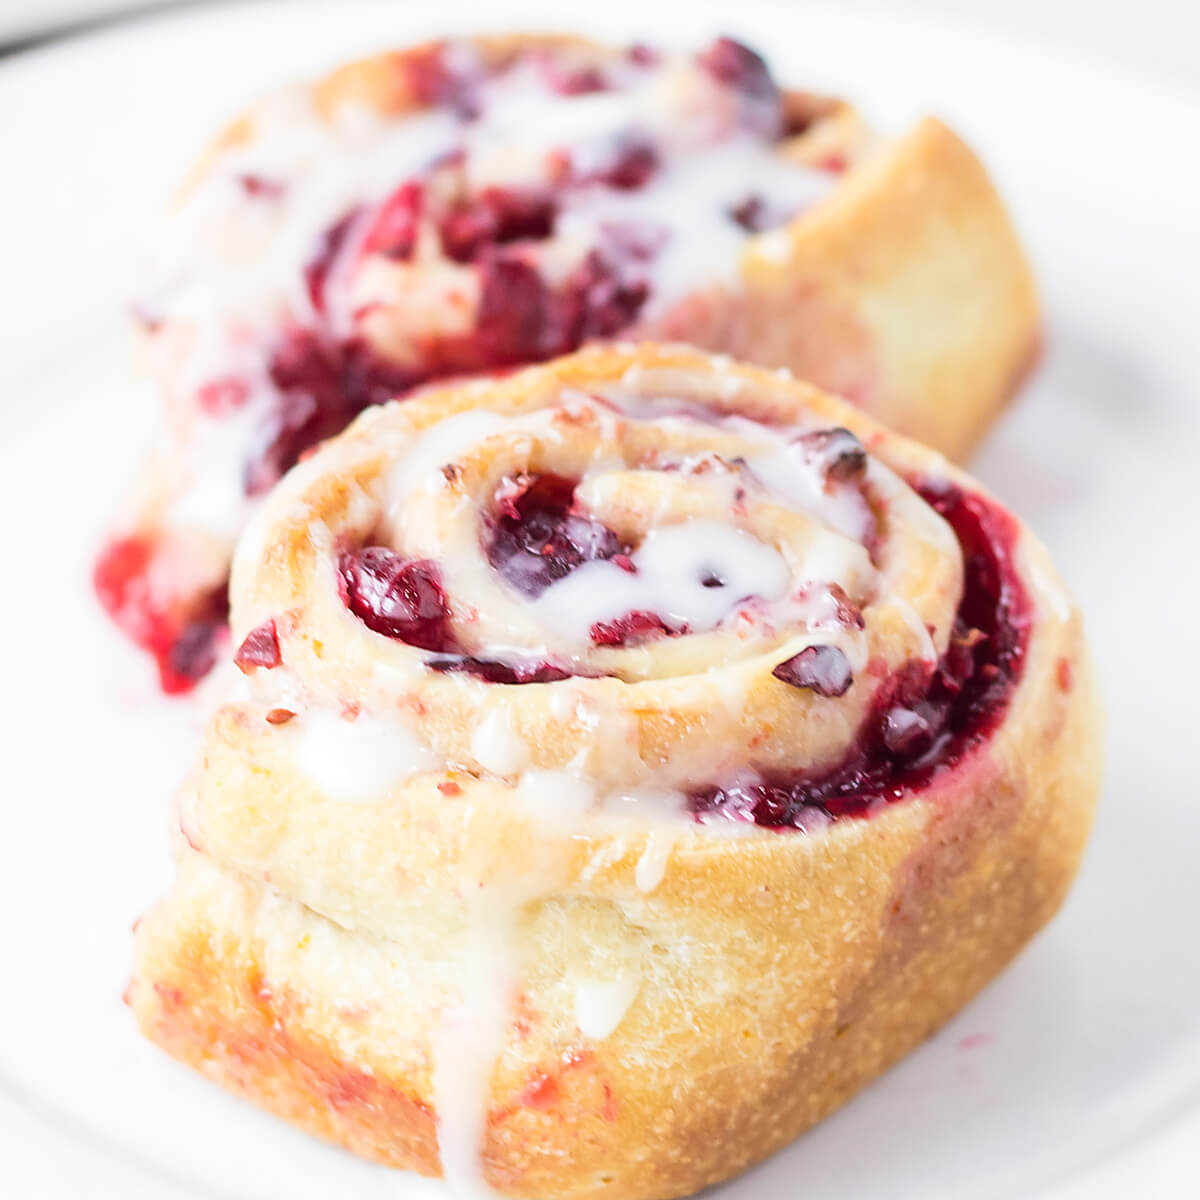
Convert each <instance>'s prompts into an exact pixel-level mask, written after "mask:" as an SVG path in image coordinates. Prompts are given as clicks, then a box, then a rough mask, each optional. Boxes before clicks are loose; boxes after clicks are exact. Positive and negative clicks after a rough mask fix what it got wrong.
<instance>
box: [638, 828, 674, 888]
mask: <svg viewBox="0 0 1200 1200" xmlns="http://www.w3.org/2000/svg"><path fill="white" fill-rule="evenodd" d="M674 849H675V839H674V838H673V837H671V836H670V835H668V834H667V833H666V832H665V831H662V830H657V829H656V830H653V831H652V832H651V833H650V834H649V835H648V836H647V838H646V846H645V848H644V849H643V850H642V855H641V857H640V858H639V859H638V861H637V867H636V868H634V875H633V879H634V883H636V884H637V889H638V891H639V892H642V893H644V894H648V893H650V892H653V891H655V890H656V889H657V888H658V885H659V884H660V883H662V881H663V879H664V878H665V876H666V874H667V863H668V862H669V861H670V858H671V851H672V850H674Z"/></svg>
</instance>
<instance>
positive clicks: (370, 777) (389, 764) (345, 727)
mask: <svg viewBox="0 0 1200 1200" xmlns="http://www.w3.org/2000/svg"><path fill="white" fill-rule="evenodd" d="M278 731H279V734H280V736H285V737H289V738H293V739H295V746H294V749H293V751H292V753H293V758H294V761H295V763H296V766H297V767H298V769H299V770H300V772H301V774H303V775H304V777H305V778H306V779H307V780H308V781H309V782H310V783H311V784H312V785H313V786H314V787H315V788H316V789H317V790H318V791H320V792H321V793H322V794H323V795H324V796H326V797H327V798H328V799H330V800H338V801H343V802H346V803H351V804H357V803H375V802H378V801H381V800H385V799H386V798H387V796H388V795H389V793H390V792H391V790H392V789H393V788H394V787H396V786H398V785H399V784H401V783H404V782H405V781H406V780H408V779H411V778H412V777H413V776H414V775H419V774H422V773H423V772H426V771H434V770H437V769H438V768H439V767H442V766H444V765H445V764H444V761H443V760H442V759H441V758H440V757H439V756H438V755H437V754H435V753H434V751H433V750H432V749H430V747H428V746H425V745H423V744H422V743H421V742H420V740H419V739H418V738H417V737H416V736H415V735H414V734H413V733H412V732H411V730H409V729H408V728H407V727H406V726H405V725H404V724H403V723H402V722H400V721H399V720H385V719H383V718H382V717H374V716H368V715H366V714H365V713H364V714H361V715H359V716H358V717H356V718H355V719H354V720H352V721H348V720H345V719H344V718H342V717H339V716H338V715H337V714H336V713H332V712H328V711H325V710H323V709H310V710H309V711H307V712H304V713H301V714H299V715H298V716H296V717H294V718H293V719H292V720H290V721H289V722H288V723H287V724H286V725H281V726H279V727H278Z"/></svg>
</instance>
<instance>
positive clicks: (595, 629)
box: [590, 609, 684, 646]
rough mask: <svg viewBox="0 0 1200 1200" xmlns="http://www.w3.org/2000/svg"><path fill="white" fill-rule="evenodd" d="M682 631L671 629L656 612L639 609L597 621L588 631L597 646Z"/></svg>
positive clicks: (612, 644) (642, 639)
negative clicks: (612, 618) (611, 618)
mask: <svg viewBox="0 0 1200 1200" xmlns="http://www.w3.org/2000/svg"><path fill="white" fill-rule="evenodd" d="M683 632H684V630H682V629H672V628H671V626H669V625H668V624H667V623H666V621H664V620H663V619H662V617H660V616H659V615H658V614H657V613H652V612H644V611H642V610H640V609H638V610H635V611H633V612H629V613H626V614H625V615H624V616H623V617H617V618H616V619H615V620H613V621H597V622H596V623H595V624H594V625H593V626H592V628H591V631H590V633H591V638H592V641H593V642H594V643H595V644H596V645H597V646H626V645H628V644H629V643H630V642H640V641H645V640H646V639H647V638H652V637H662V636H663V635H664V634H666V635H668V636H669V635H671V634H675V633H683Z"/></svg>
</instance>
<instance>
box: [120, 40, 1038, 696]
mask: <svg viewBox="0 0 1200 1200" xmlns="http://www.w3.org/2000/svg"><path fill="white" fill-rule="evenodd" d="M152 276H153V278H152V281H151V283H150V284H149V285H148V286H147V289H146V291H145V294H144V296H143V298H142V300H141V302H140V304H139V306H138V313H139V316H140V321H141V326H142V330H143V333H144V338H143V342H144V346H145V351H146V354H145V358H146V362H147V366H148V369H149V374H150V376H151V377H152V379H153V381H154V382H155V384H156V385H157V388H158V390H159V391H160V392H161V393H162V395H163V397H164V398H165V402H166V408H167V415H168V429H167V433H166V436H165V437H164V439H163V442H162V445H161V447H160V448H159V451H158V452H157V453H156V454H155V456H154V457H153V459H152V460H151V462H150V463H149V465H148V466H147V469H146V471H145V474H144V478H143V481H142V487H141V488H140V490H139V494H138V497H137V499H136V502H135V503H134V504H133V505H132V507H131V511H130V513H129V514H128V518H127V520H126V521H125V522H124V524H123V526H122V528H121V530H120V533H119V535H118V536H117V537H116V538H115V539H114V542H113V544H112V545H111V546H110V547H109V549H108V551H107V552H106V554H105V556H104V559H103V561H102V562H101V564H100V567H99V570H98V573H97V583H98V585H99V588H100V592H101V595H102V597H103V598H104V601H105V603H106V604H107V606H108V607H109V609H110V610H111V611H112V612H113V614H114V615H115V616H116V618H117V620H118V621H119V623H120V624H121V625H122V626H123V627H124V628H125V629H126V630H127V631H128V632H130V633H131V634H132V635H133V636H134V637H135V638H136V639H137V640H138V641H139V642H141V643H142V644H143V645H145V646H146V647H147V648H149V649H150V650H152V651H153V652H154V653H155V655H156V656H157V658H158V660H159V664H160V666H161V668H162V678H163V682H164V685H165V686H166V687H167V689H168V690H181V689H183V688H186V687H187V686H188V684H189V682H190V681H192V680H194V679H195V678H196V677H198V676H199V675H202V674H203V673H204V672H205V671H206V670H207V669H208V667H209V666H210V665H211V662H212V660H213V658H214V655H215V653H216V646H215V641H214V638H215V636H216V634H217V633H218V632H219V630H220V629H221V619H222V617H223V613H224V603H225V601H224V595H225V582H226V574H227V570H228V560H229V555H230V552H231V549H232V546H233V543H234V540H235V539H236V536H237V534H238V532H239V530H240V529H241V527H242V525H243V523H244V522H245V520H246V518H247V516H248V514H249V513H250V512H251V510H252V509H253V508H254V506H255V505H256V504H257V503H258V501H259V500H260V499H261V497H262V495H263V493H264V492H265V491H266V490H267V489H269V488H270V487H271V486H272V485H273V484H274V483H275V481H276V480H277V479H278V478H279V476H280V475H281V474H282V473H283V472H284V471H285V470H287V469H288V468H289V467H290V466H292V465H293V463H295V462H296V461H297V460H298V459H299V458H300V456H301V455H302V454H303V453H304V452H305V451H306V450H307V449H308V447H310V446H312V445H313V444H314V443H315V442H317V441H319V440H321V439H323V438H326V437H329V436H331V435H333V434H335V433H337V432H339V431H340V430H341V429H342V428H343V427H344V426H345V425H346V424H347V423H348V422H349V421H350V420H351V419H352V418H353V417H354V416H355V415H356V414H357V413H358V412H359V411H360V410H362V409H363V408H365V407H367V406H369V405H372V404H376V403H379V402H381V401H383V400H385V399H389V398H391V397H393V396H395V395H397V394H399V393H404V392H407V391H410V390H411V389H413V388H414V387H416V386H417V385H421V384H424V383H426V382H427V381H429V380H431V379H435V378H438V377H444V376H447V375H451V374H463V373H474V372H482V371H493V370H496V369H500V368H509V367H512V366H514V365H516V364H522V363H528V362H532V361H537V360H542V359H547V358H550V357H552V356H554V355H556V354H561V353H563V352H565V351H569V350H571V349H573V348H575V347H576V346H578V345H580V344H581V343H583V342H585V341H591V340H595V339H604V338H610V337H612V336H614V335H617V334H622V335H628V334H630V333H632V334H636V335H637V336H652V337H668V338H673V339H682V340H686V341H690V342H693V343H696V344H699V345H702V346H705V347H708V348H710V349H713V350H721V351H726V352H729V353H732V354H735V355H738V356H741V357H744V358H749V359H751V360H755V361H760V362H763V363H765V364H767V365H769V366H787V367H789V368H791V369H793V370H795V371H796V372H797V373H798V374H801V375H803V376H805V377H811V378H812V379H813V380H814V381H816V382H817V383H818V384H820V385H823V386H826V387H829V388H831V389H833V390H836V391H839V392H842V393H843V394H845V395H847V396H849V397H850V398H851V399H852V400H854V401H855V402H857V403H859V404H860V405H861V406H862V407H864V408H865V409H866V410H868V411H870V412H873V413H875V414H876V415H878V416H880V417H882V418H883V419H884V420H885V421H888V422H890V423H893V424H895V425H896V426H897V427H898V428H899V429H901V431H902V432H906V433H909V434H913V435H915V436H918V437H921V438H923V439H924V440H927V441H929V442H930V443H932V444H934V445H936V446H937V447H938V448H940V449H943V450H945V451H947V452H949V453H952V454H959V453H961V452H962V451H964V450H965V449H966V447H967V446H968V445H970V443H972V442H973V441H974V439H975V438H976V437H977V436H978V434H979V433H980V432H981V431H982V430H983V428H984V427H985V426H986V424H987V423H988V421H989V420H990V419H991V417H992V416H993V415H994V413H995V412H996V410H997V409H998V407H999V406H1000V404H1001V403H1002V402H1003V400H1004V398H1005V397H1006V396H1007V395H1008V394H1009V392H1010V390H1011V388H1012V386H1013V383H1014V380H1015V379H1016V377H1017V376H1018V374H1019V373H1020V369H1021V367H1022V364H1024V363H1026V362H1027V361H1028V360H1029V358H1030V355H1031V354H1032V351H1033V347H1034V343H1035V339H1036V324H1037V317H1036V308H1035V302H1034V297H1033V288H1032V284H1031V281H1030V276H1029V272H1028V270H1027V268H1026V266H1025V262H1024V259H1023V257H1022V255H1021V252H1020V249H1019V247H1018V245H1017V243H1016V240H1015V238H1014V235H1013V233H1012V231H1011V229H1010V227H1009V224H1008V221H1007V218H1006V217H1005V214H1004V211H1003V208H1002V206H1001V204H1000V201H999V199H998V198H997V196H996V195H995V193H994V191H993V190H992V188H991V185H990V184H989V182H988V180H987V178H986V176H985V174H984V173H983V170H982V168H981V167H980V166H979V165H978V163H977V162H976V161H975V160H974V158H973V157H972V156H971V154H970V152H969V151H968V150H967V149H966V148H965V147H964V146H962V144H961V143H960V142H958V141H957V139H955V138H954V137H953V135H951V134H950V133H949V132H948V131H947V130H945V129H944V128H943V127H942V126H940V125H938V124H937V123H935V122H926V123H925V124H923V125H921V126H919V127H918V128H917V129H916V130H915V131H913V132H912V133H910V134H909V135H908V136H907V137H904V138H902V139H900V140H899V141H896V142H891V143H886V144H878V145H877V144H875V143H874V142H873V141H872V139H870V138H869V137H868V135H867V133H866V131H865V129H864V127H863V125H862V123H861V122H860V121H859V119H858V118H857V116H856V115H855V113H854V112H853V111H852V110H851V109H850V108H849V107H848V106H847V105H845V104H844V103H842V102H839V101H836V100H829V99H823V98H819V97H816V96H813V95H808V94H804V93H798V92H783V91H781V90H780V89H779V88H778V87H777V86H776V85H775V83H774V82H773V80H772V79H771V77H770V75H769V74H768V72H767V69H766V67H765V66H764V64H763V62H762V60H761V59H760V58H759V57H758V56H757V55H756V54H754V53H753V52H752V51H750V50H748V49H746V48H745V47H744V46H741V45H739V44H737V43H735V42H732V41H730V40H728V39H721V40H719V41H717V42H715V43H714V44H713V45H711V46H709V47H708V48H707V49H706V50H704V51H702V52H701V53H699V54H695V55H690V56H688V55H666V54H659V53H657V52H655V51H652V50H649V49H647V48H645V47H640V46H639V47H634V48H633V49H630V50H615V49H611V48H606V47H600V46H596V45H592V44H589V43H585V42H582V41H579V40H574V39H565V38H557V39H555V38H507V39H478V40H472V41H462V42H444V43H437V44H433V45H430V46H424V47H421V48H419V49H413V50H408V51H403V52H400V53H396V54H390V55H383V56H380V57H377V58H373V59H369V60H367V61H365V62H360V63H355V64H353V65H350V66H347V67H345V68H343V69H342V70H340V71H338V72H336V73H335V74H333V75H332V76H331V77H329V78H328V79H325V80H324V81H322V82H320V83H318V84H316V85H315V86H312V87H308V88H300V89H297V90H294V91H291V92H288V93H286V94H283V95H279V96H276V97H273V98H271V99H270V100H268V101H266V102H264V103H262V104H260V105H259V106H257V107H256V108H255V109H254V110H253V111H251V112H250V113H249V114H248V115H247V116H245V117H244V118H243V119H242V120H241V121H239V122H238V123H237V124H236V125H234V126H233V128H232V129H231V130H229V131H228V133H227V134H226V135H225V137H224V138H223V139H222V140H221V141H220V142H219V143H218V144H217V146H216V147H215V148H214V149H213V150H212V152H211V153H210V154H209V155H208V157H207V158H206V159H205V160H204V162H203V163H202V165H201V167H200V169H199V170H198V172H197V173H196V175H195V177H194V178H193V179H192V181H191V183H190V184H189V186H188V187H187V189H186V190H185V192H184V194H183V196H182V197H181V199H180V201H179V204H178V206H177V208H176V210H175V211H174V213H173V214H172V216H171V220H170V222H169V224H168V227H167V229H166V230H165V234H164V237H163V240H162V244H161V245H160V247H159V250H158V254H157V257H156V260H155V262H154V264H153V270H152Z"/></svg>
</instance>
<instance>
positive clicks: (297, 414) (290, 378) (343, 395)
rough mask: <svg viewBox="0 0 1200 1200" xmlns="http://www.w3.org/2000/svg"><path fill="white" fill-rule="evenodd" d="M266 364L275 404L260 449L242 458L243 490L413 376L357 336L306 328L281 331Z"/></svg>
mask: <svg viewBox="0 0 1200 1200" xmlns="http://www.w3.org/2000/svg"><path fill="white" fill-rule="evenodd" d="M268 370H269V374H270V376H271V382H272V383H274V385H275V387H276V388H277V389H278V391H279V394H280V400H279V408H278V411H277V412H276V415H275V418H274V423H273V425H272V427H271V429H270V431H269V433H268V438H267V445H266V447H265V449H263V450H262V451H261V453H260V454H259V455H258V456H257V457H256V458H252V459H250V461H249V462H247V464H246V468H245V475H244V480H245V489H246V494H247V495H248V496H258V495H261V494H262V493H263V492H265V491H267V490H268V489H270V488H271V487H273V486H274V485H275V484H276V483H277V482H278V481H279V479H280V477H281V476H282V475H283V474H284V473H285V472H286V471H288V470H290V469H291V468H292V467H293V466H295V465H296V463H297V462H299V461H300V458H301V457H302V456H303V454H304V452H305V451H306V450H308V449H310V448H311V447H313V446H315V445H316V444H317V443H318V442H321V441H324V440H325V439H326V438H329V437H333V436H334V434H337V433H340V432H341V431H342V430H343V429H345V427H346V426H347V425H348V424H349V423H350V422H351V421H352V420H353V419H354V418H355V417H356V416H358V414H359V413H360V412H362V410H363V409H364V408H368V407H370V406H371V405H374V404H382V403H383V402H384V401H385V400H389V399H391V397H392V396H394V395H395V394H396V393H397V392H398V391H401V390H403V389H405V388H408V387H411V386H412V385H413V384H414V383H416V382H417V379H416V378H415V377H414V376H413V374H412V373H411V372H408V371H404V370H402V369H400V368H396V367H392V366H390V365H389V364H388V363H386V362H383V361H382V360H380V359H379V358H377V357H376V356H375V355H373V354H371V352H370V351H369V350H368V349H367V347H366V346H365V345H364V344H363V343H362V342H360V341H355V340H348V341H341V342H339V341H334V340H331V339H328V338H325V337H323V336H322V335H321V334H319V333H317V332H315V331H313V330H311V329H292V330H290V331H289V332H288V333H286V334H285V335H284V336H283V338H282V339H281V341H280V343H279V344H278V345H277V346H276V347H275V351H274V353H273V354H272V356H271V362H270V365H269V368H268Z"/></svg>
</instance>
